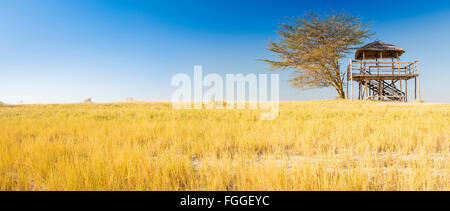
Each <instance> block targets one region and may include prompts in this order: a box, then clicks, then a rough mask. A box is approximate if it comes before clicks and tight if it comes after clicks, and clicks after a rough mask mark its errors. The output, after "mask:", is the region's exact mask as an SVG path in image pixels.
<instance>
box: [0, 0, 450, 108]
mask: <svg viewBox="0 0 450 211" xmlns="http://www.w3.org/2000/svg"><path fill="white" fill-rule="evenodd" d="M333 9H334V10H338V11H339V10H345V11H347V12H349V13H350V14H352V15H355V16H360V17H361V18H363V20H364V21H371V22H373V25H372V26H371V27H370V29H371V30H372V31H373V32H376V35H375V36H374V37H373V38H372V39H370V40H367V42H370V41H373V40H375V39H380V40H382V41H384V42H388V43H392V44H395V45H397V46H399V47H402V48H404V49H405V50H406V54H405V55H404V56H403V60H405V61H406V60H415V59H418V60H419V61H420V67H421V71H422V72H421V73H422V76H421V81H422V92H423V98H424V100H425V101H427V102H447V103H448V102H450V94H448V91H450V82H449V79H450V68H449V67H450V65H449V63H450V62H449V61H450V1H448V0H443V1H433V0H428V1H414V0H410V1H402V0H398V1H384V2H383V1H372V2H370V1H320V0H319V1H299V0H297V1H280V0H277V1H266V0H251V1H250V0H227V1H225V0H199V1H194V0H179V1H174V0H152V1H137V0H127V1H125V0H121V1H119V0H76V1H75V0H39V1H35V0H5V1H1V2H0V73H1V75H0V101H3V102H6V103H13V104H15V103H20V102H22V103H69V102H81V101H83V100H84V99H87V98H90V97H91V98H93V100H94V101H95V102H111V101H123V100H124V99H125V98H127V97H133V98H135V99H139V100H169V99H170V96H171V94H172V92H173V90H174V89H175V88H174V87H171V86H170V80H171V78H172V76H173V75H174V74H176V73H188V74H190V75H192V73H193V66H194V65H203V68H204V72H205V73H219V74H223V75H224V74H225V73H239V72H241V73H267V72H268V65H267V64H264V63H262V62H260V61H257V59H261V58H267V57H271V56H273V54H271V53H270V52H268V51H267V50H266V48H267V45H268V43H269V41H270V40H276V39H277V34H276V33H275V32H274V31H275V30H277V27H278V24H279V23H281V22H286V20H287V18H288V17H293V16H301V15H302V14H304V13H305V12H307V11H314V12H318V13H322V14H325V13H327V12H330V11H331V10H333ZM288 77H289V72H283V73H281V81H280V84H281V85H280V99H281V100H313V99H333V98H335V97H336V94H335V93H334V91H333V90H332V89H331V88H330V89H322V90H311V91H302V90H298V89H295V88H291V87H290V86H289V84H288V83H287V82H286V80H287V79H288Z"/></svg>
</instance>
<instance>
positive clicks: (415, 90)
mask: <svg viewBox="0 0 450 211" xmlns="http://www.w3.org/2000/svg"><path fill="white" fill-rule="evenodd" d="M416 100H417V78H416V77H414V101H416Z"/></svg>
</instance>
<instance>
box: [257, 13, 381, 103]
mask: <svg viewBox="0 0 450 211" xmlns="http://www.w3.org/2000/svg"><path fill="white" fill-rule="evenodd" d="M367 25H368V23H363V22H362V21H361V20H360V19H359V18H358V17H354V16H351V15H348V14H346V13H344V12H333V13H332V14H330V15H327V16H325V17H322V16H319V15H317V14H315V13H308V14H306V15H303V16H302V17H299V18H293V19H292V21H291V22H289V23H284V24H281V26H280V27H281V29H280V30H278V31H277V33H278V34H279V35H280V38H279V40H278V41H277V42H274V41H271V43H270V45H269V48H268V50H270V51H272V52H274V53H276V54H277V55H278V57H279V58H280V60H269V59H263V61H266V62H268V63H270V64H271V68H270V69H271V70H277V69H281V70H285V69H289V70H293V71H294V72H293V77H292V78H291V79H290V82H291V83H292V85H293V86H295V87H298V88H302V89H314V88H324V87H333V88H334V89H335V90H336V92H337V93H338V95H339V97H340V98H341V99H345V93H344V84H343V81H344V79H345V73H343V72H341V70H340V65H339V61H340V60H341V59H343V58H345V57H346V56H347V55H348V54H349V53H351V51H352V50H354V49H356V48H357V47H358V46H360V45H361V44H362V43H363V41H364V40H365V39H366V38H369V37H370V36H371V35H372V34H371V33H370V31H369V30H368V29H367V28H366V26H367Z"/></svg>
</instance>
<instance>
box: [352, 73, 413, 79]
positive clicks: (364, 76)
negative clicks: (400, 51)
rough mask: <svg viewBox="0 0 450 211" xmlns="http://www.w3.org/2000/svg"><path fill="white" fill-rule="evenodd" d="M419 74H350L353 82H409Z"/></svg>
mask: <svg viewBox="0 0 450 211" xmlns="http://www.w3.org/2000/svg"><path fill="white" fill-rule="evenodd" d="M418 76H419V74H379V75H378V74H372V75H369V74H355V73H354V74H352V77H353V80H354V81H364V80H409V79H413V78H416V77H418Z"/></svg>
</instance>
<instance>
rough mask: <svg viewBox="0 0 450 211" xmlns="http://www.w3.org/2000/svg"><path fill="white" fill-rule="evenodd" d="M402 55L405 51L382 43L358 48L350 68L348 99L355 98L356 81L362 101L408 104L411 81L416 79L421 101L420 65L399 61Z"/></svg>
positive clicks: (348, 71)
mask: <svg viewBox="0 0 450 211" xmlns="http://www.w3.org/2000/svg"><path fill="white" fill-rule="evenodd" d="M403 53H405V50H403V49H402V48H399V47H397V46H394V45H391V44H387V43H384V42H381V41H375V42H372V43H369V44H367V45H365V46H363V47H362V48H359V49H358V50H357V51H356V54H355V60H350V64H349V66H348V68H347V97H349V96H350V97H351V99H353V98H354V94H353V84H354V82H357V84H358V99H360V100H386V101H400V102H407V101H408V81H409V80H411V79H414V99H415V100H421V96H420V79H419V62H418V61H415V62H403V61H400V56H401V55H402V54H403ZM349 87H350V89H351V90H350V95H349Z"/></svg>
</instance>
